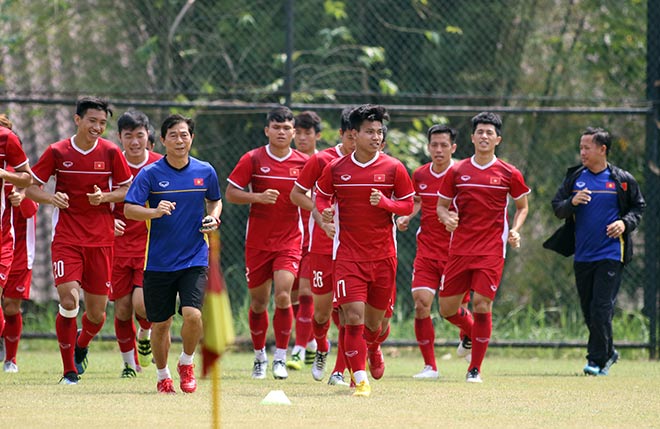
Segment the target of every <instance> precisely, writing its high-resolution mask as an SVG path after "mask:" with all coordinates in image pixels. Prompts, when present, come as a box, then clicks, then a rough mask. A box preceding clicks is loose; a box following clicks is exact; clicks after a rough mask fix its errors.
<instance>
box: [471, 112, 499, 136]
mask: <svg viewBox="0 0 660 429" xmlns="http://www.w3.org/2000/svg"><path fill="white" fill-rule="evenodd" d="M479 124H490V125H493V126H494V127H495V132H497V135H498V136H501V135H502V119H501V118H500V116H499V115H498V114H497V113H493V112H481V113H479V114H478V115H477V116H475V117H474V118H472V134H474V132H475V131H476V130H477V125H479Z"/></svg>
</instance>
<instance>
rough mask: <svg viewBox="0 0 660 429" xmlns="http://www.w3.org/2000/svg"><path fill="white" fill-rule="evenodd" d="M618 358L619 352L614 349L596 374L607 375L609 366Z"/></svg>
mask: <svg viewBox="0 0 660 429" xmlns="http://www.w3.org/2000/svg"><path fill="white" fill-rule="evenodd" d="M618 360H619V352H617V351H616V350H614V351H613V352H612V356H610V358H609V359H608V360H607V362H605V365H604V366H603V367H602V368H601V369H600V371H599V372H598V375H607V374H608V373H609V372H610V368H611V367H612V365H614V364H615V363H616V362H617V361H618Z"/></svg>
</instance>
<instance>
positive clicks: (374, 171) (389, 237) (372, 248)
mask: <svg viewBox="0 0 660 429" xmlns="http://www.w3.org/2000/svg"><path fill="white" fill-rule="evenodd" d="M316 189H317V191H318V192H319V193H320V194H323V195H325V196H326V197H329V198H332V197H334V198H335V205H334V207H335V231H336V232H335V238H334V242H333V259H335V260H350V261H376V260H381V259H386V258H390V257H393V256H394V257H395V256H396V228H395V225H394V215H393V214H392V213H391V212H389V211H387V210H384V209H382V208H380V207H374V206H372V205H371V204H370V202H369V196H370V195H371V190H372V189H378V190H380V191H381V192H382V193H383V195H384V196H386V197H388V198H390V199H395V200H403V199H406V198H412V196H413V195H414V194H415V190H414V188H413V184H412V180H411V179H410V176H409V175H408V171H407V170H406V167H404V166H403V164H402V163H401V161H399V160H398V159H395V158H392V157H391V156H388V155H386V154H384V153H382V152H378V153H376V156H375V157H374V158H373V159H372V160H370V161H369V162H367V163H365V164H362V163H360V162H358V161H357V160H356V159H355V153H353V154H351V155H350V156H345V157H342V158H338V159H336V160H335V161H333V162H331V163H330V164H328V165H327V166H326V167H325V168H324V169H323V173H321V177H319V179H318V181H317V182H316Z"/></svg>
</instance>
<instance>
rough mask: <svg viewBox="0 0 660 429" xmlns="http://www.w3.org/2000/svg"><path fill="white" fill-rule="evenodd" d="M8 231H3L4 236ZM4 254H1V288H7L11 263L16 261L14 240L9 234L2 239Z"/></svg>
mask: <svg viewBox="0 0 660 429" xmlns="http://www.w3.org/2000/svg"><path fill="white" fill-rule="evenodd" d="M4 233H6V231H3V234H4ZM1 252H2V254H0V287H5V285H6V284H7V280H8V279H9V271H11V263H12V262H13V261H14V239H13V238H12V236H11V235H10V234H9V235H8V236H7V237H4V236H3V237H2V250H1Z"/></svg>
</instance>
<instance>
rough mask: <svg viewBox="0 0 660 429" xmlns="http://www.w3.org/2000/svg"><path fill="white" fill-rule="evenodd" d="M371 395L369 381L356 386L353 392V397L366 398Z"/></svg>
mask: <svg viewBox="0 0 660 429" xmlns="http://www.w3.org/2000/svg"><path fill="white" fill-rule="evenodd" d="M369 395H371V386H370V385H369V383H368V382H367V380H364V381H361V382H359V383H358V384H356V385H355V392H353V396H362V397H365V398H366V397H368V396H369Z"/></svg>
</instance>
